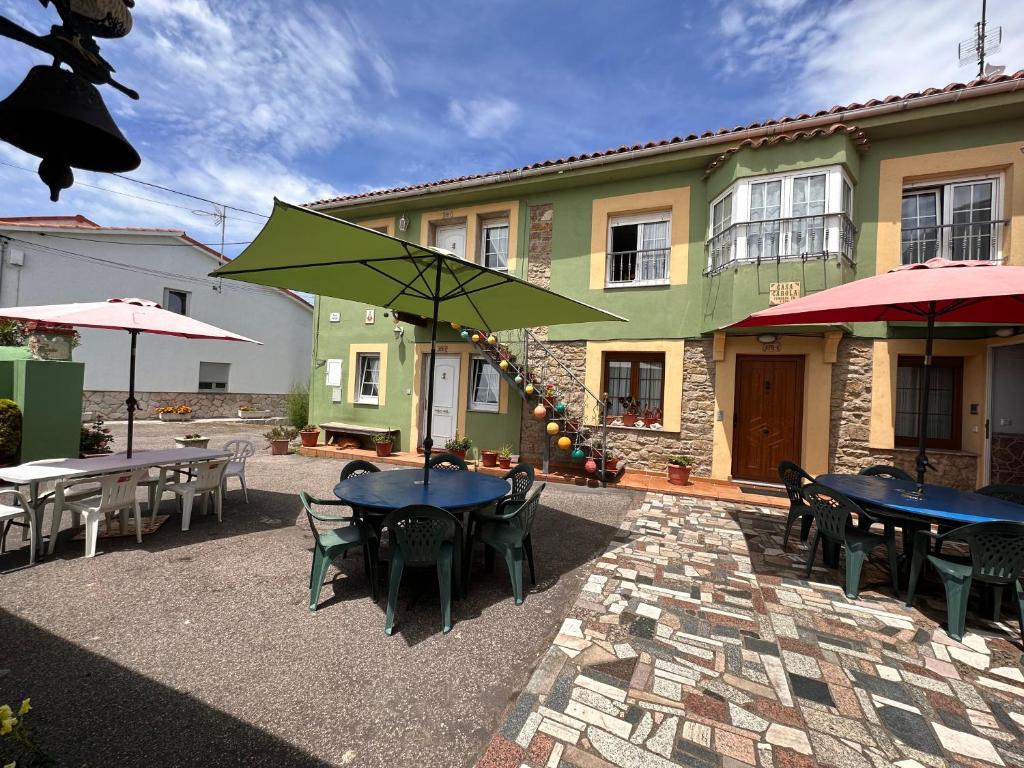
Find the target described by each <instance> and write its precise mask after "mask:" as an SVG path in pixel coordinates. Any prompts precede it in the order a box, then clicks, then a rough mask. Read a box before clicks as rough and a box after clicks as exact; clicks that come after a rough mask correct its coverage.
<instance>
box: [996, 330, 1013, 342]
mask: <svg viewBox="0 0 1024 768" xmlns="http://www.w3.org/2000/svg"><path fill="white" fill-rule="evenodd" d="M1015 333H1017V329H1016V328H996V336H998V337H999V338H1001V339H1005V338H1006V337H1008V336H1013V335H1014V334H1015Z"/></svg>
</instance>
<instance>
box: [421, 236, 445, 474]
mask: <svg viewBox="0 0 1024 768" xmlns="http://www.w3.org/2000/svg"><path fill="white" fill-rule="evenodd" d="M434 266H435V268H436V274H435V277H434V318H433V319H434V322H433V323H432V324H431V326H430V372H429V373H427V427H426V432H427V434H426V437H424V438H423V484H424V485H430V451H431V449H432V448H433V447H434V438H433V437H431V434H432V430H433V428H434V423H433V422H434V351H435V349H436V348H437V315H438V310H439V309H440V304H441V257H440V256H438V257H437V258H436V261H435V262H434Z"/></svg>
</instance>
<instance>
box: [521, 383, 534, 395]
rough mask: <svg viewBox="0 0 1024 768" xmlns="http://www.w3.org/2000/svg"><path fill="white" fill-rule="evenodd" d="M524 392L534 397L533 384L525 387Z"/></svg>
mask: <svg viewBox="0 0 1024 768" xmlns="http://www.w3.org/2000/svg"><path fill="white" fill-rule="evenodd" d="M523 391H524V392H526V394H528V395H532V394H533V384H527V385H526V386H525V387H523Z"/></svg>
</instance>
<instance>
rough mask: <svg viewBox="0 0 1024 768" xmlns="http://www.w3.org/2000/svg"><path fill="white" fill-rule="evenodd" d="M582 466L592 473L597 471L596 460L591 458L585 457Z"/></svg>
mask: <svg viewBox="0 0 1024 768" xmlns="http://www.w3.org/2000/svg"><path fill="white" fill-rule="evenodd" d="M583 468H584V469H585V470H587V472H588V473H590V474H591V475H592V474H594V473H595V472H597V462H596V461H594V460H593V459H587V463H586V464H584V465H583Z"/></svg>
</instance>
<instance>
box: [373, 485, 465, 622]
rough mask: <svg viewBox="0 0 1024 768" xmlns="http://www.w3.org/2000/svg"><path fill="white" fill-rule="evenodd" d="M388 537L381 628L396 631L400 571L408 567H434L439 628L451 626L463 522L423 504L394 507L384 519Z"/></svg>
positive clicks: (460, 559) (445, 512)
mask: <svg viewBox="0 0 1024 768" xmlns="http://www.w3.org/2000/svg"><path fill="white" fill-rule="evenodd" d="M382 528H385V529H387V531H388V535H389V538H390V540H391V572H390V577H389V581H388V605H387V613H386V614H385V618H384V632H385V633H386V634H388V635H390V634H393V633H394V631H395V609H396V606H397V605H398V587H399V585H400V584H401V583H402V572H403V571H404V570H405V568H406V567H407V566H408V567H410V568H428V567H436V568H437V583H438V586H439V587H440V590H441V631H443V632H448V631H450V630H451V628H452V584H453V582H454V585H455V593H456V595H458V594H459V582H460V579H459V574H460V573H461V567H462V523H461V522H459V519H458V518H457V517H455V516H454V515H453V514H451V513H450V512H448V511H447V510H444V509H441V508H439V507H431V506H429V505H426V504H412V505H410V506H407V507H402V508H401V509H396V510H395V511H394V512H392V513H391V514H389V515H388V516H387V517H386V518H385V519H384V524H383V526H382Z"/></svg>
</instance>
